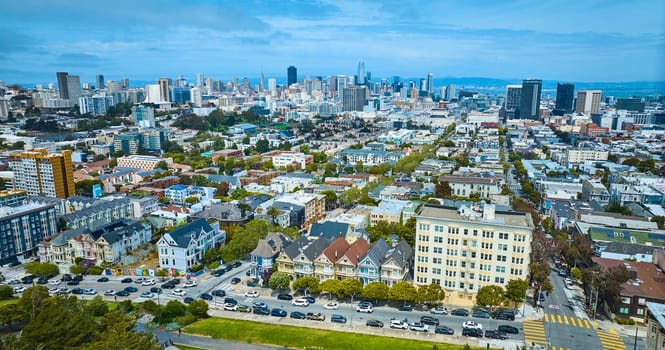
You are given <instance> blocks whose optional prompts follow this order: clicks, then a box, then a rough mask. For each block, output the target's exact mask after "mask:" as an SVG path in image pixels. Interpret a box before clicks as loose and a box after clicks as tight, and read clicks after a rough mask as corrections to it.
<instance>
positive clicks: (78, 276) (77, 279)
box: [72, 275, 83, 282]
mask: <svg viewBox="0 0 665 350" xmlns="http://www.w3.org/2000/svg"><path fill="white" fill-rule="evenodd" d="M72 279H73V280H74V281H79V282H81V281H83V276H82V275H76V276H74V278H72Z"/></svg>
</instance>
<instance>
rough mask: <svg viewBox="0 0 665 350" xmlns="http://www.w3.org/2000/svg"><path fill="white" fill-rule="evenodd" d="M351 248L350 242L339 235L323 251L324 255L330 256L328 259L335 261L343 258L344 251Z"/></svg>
mask: <svg viewBox="0 0 665 350" xmlns="http://www.w3.org/2000/svg"><path fill="white" fill-rule="evenodd" d="M348 249H349V242H347V241H346V239H344V237H338V238H337V239H336V240H334V241H333V242H332V243H330V245H329V246H328V247H327V248H326V249H325V250H324V251H323V255H325V256H326V257H327V258H328V261H330V262H335V261H337V259H339V258H341V257H342V256H343V255H344V253H346V251H347V250H348Z"/></svg>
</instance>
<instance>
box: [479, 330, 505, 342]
mask: <svg viewBox="0 0 665 350" xmlns="http://www.w3.org/2000/svg"><path fill="white" fill-rule="evenodd" d="M485 338H490V339H502V340H505V339H510V337H509V336H507V335H506V333H503V332H499V331H490V330H486V331H485Z"/></svg>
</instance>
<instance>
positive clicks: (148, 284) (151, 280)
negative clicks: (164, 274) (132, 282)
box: [141, 278, 155, 286]
mask: <svg viewBox="0 0 665 350" xmlns="http://www.w3.org/2000/svg"><path fill="white" fill-rule="evenodd" d="M153 284H155V280H154V279H153V278H151V279H147V280H145V281H143V283H141V285H142V286H152V285H153Z"/></svg>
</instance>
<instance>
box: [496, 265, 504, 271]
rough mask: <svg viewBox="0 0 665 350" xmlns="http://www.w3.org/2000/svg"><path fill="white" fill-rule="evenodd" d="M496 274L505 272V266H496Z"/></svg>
mask: <svg viewBox="0 0 665 350" xmlns="http://www.w3.org/2000/svg"><path fill="white" fill-rule="evenodd" d="M496 272H506V267H505V266H497V267H496Z"/></svg>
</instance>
